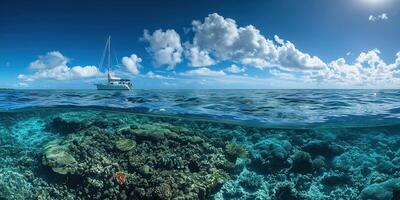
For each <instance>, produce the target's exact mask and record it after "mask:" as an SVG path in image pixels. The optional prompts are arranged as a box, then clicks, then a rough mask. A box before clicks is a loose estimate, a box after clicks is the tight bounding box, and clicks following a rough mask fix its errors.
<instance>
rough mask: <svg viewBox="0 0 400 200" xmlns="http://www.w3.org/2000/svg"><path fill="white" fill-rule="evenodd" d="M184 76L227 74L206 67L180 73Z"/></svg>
mask: <svg viewBox="0 0 400 200" xmlns="http://www.w3.org/2000/svg"><path fill="white" fill-rule="evenodd" d="M180 75H182V76H224V75H225V72H224V71H222V70H219V71H214V70H211V69H209V68H206V67H202V68H199V69H194V70H189V71H186V72H183V73H180Z"/></svg>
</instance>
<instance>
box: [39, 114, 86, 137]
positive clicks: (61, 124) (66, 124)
mask: <svg viewBox="0 0 400 200" xmlns="http://www.w3.org/2000/svg"><path fill="white" fill-rule="evenodd" d="M84 127H85V125H84V123H81V122H78V121H73V120H65V119H63V118H61V117H55V118H53V119H52V120H51V122H49V123H48V124H47V125H46V127H45V130H46V131H49V132H56V133H61V134H70V133H74V132H77V131H79V130H81V129H82V128H84Z"/></svg>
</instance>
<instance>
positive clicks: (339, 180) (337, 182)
mask: <svg viewBox="0 0 400 200" xmlns="http://www.w3.org/2000/svg"><path fill="white" fill-rule="evenodd" d="M351 182H352V180H351V178H350V176H349V175H347V174H344V173H340V174H330V175H326V176H324V177H323V178H322V179H321V183H322V184H323V185H325V186H328V187H335V186H342V185H347V184H350V183H351Z"/></svg>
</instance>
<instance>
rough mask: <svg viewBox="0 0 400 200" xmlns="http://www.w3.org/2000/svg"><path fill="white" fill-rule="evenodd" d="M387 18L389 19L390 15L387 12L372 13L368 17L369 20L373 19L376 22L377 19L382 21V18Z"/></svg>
mask: <svg viewBox="0 0 400 200" xmlns="http://www.w3.org/2000/svg"><path fill="white" fill-rule="evenodd" d="M387 19H389V17H388V15H387V14H386V13H382V14H380V15H370V16H369V17H368V20H369V21H372V22H376V21H380V20H387Z"/></svg>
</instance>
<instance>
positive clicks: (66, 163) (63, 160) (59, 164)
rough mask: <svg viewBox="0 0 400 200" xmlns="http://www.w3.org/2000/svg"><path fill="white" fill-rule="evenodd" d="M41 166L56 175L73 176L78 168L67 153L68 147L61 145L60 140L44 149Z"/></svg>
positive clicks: (73, 159)
mask: <svg viewBox="0 0 400 200" xmlns="http://www.w3.org/2000/svg"><path fill="white" fill-rule="evenodd" d="M44 150H45V151H44V156H43V161H42V162H43V164H44V165H46V166H49V167H51V169H52V170H53V171H54V172H56V173H58V174H74V173H75V172H76V170H77V168H78V162H77V161H76V159H75V158H74V157H73V156H72V155H71V154H70V153H69V151H68V146H66V145H63V144H61V141H60V140H54V141H51V142H49V143H47V145H46V146H45V148H44Z"/></svg>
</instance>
